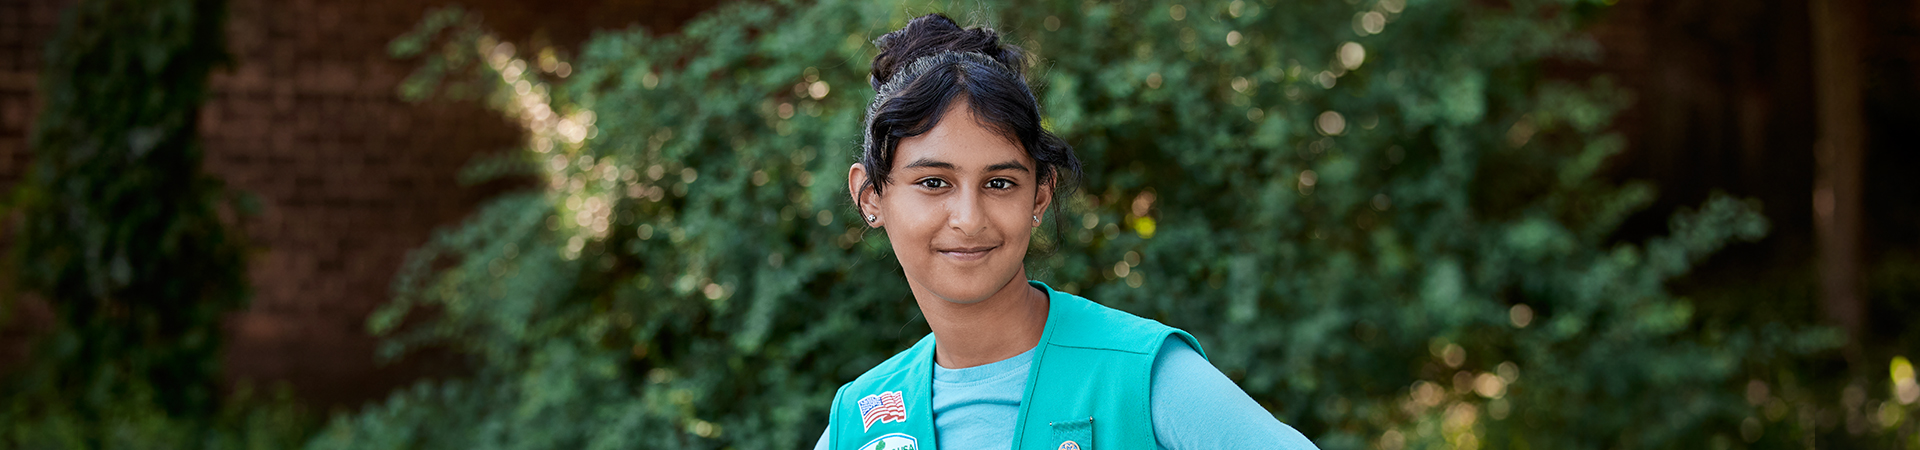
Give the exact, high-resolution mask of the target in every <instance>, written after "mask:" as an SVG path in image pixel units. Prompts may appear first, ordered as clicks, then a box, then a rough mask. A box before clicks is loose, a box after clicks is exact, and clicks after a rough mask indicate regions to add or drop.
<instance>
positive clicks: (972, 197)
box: [947, 189, 987, 237]
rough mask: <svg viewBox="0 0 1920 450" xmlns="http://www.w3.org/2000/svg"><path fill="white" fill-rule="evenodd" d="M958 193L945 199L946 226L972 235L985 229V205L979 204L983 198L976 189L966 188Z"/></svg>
mask: <svg viewBox="0 0 1920 450" xmlns="http://www.w3.org/2000/svg"><path fill="white" fill-rule="evenodd" d="M959 194H960V195H956V196H953V197H952V198H951V199H949V200H947V226H950V227H953V229H954V230H956V231H959V232H960V234H964V235H966V236H967V237H973V236H975V235H978V234H980V231H982V230H985V229H987V217H986V215H987V211H986V205H983V204H981V201H983V200H984V199H982V198H980V192H979V191H977V190H973V189H966V190H962V191H961V192H960V193H959Z"/></svg>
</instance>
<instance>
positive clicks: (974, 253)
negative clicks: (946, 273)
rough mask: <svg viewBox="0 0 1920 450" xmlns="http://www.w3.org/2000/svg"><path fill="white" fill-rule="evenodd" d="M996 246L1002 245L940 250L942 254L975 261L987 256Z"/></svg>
mask: <svg viewBox="0 0 1920 450" xmlns="http://www.w3.org/2000/svg"><path fill="white" fill-rule="evenodd" d="M996 248H1000V246H997V245H996V246H987V247H966V248H950V249H943V250H940V254H942V255H947V257H949V258H953V259H958V260H961V261H974V260H979V259H981V258H985V257H987V252H990V251H993V249H996Z"/></svg>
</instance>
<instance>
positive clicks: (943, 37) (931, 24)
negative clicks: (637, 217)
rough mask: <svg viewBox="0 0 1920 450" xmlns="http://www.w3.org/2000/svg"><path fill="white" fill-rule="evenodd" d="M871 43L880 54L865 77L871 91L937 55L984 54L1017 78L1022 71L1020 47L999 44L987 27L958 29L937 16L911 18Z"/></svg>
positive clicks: (1023, 66)
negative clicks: (925, 59)
mask: <svg viewBox="0 0 1920 450" xmlns="http://www.w3.org/2000/svg"><path fill="white" fill-rule="evenodd" d="M873 44H874V45H875V46H877V47H879V48H880V54H879V55H877V56H874V57H873V70H872V72H870V73H869V78H868V79H869V80H870V81H871V82H872V83H873V88H874V89H875V90H879V89H880V86H882V85H885V84H887V80H889V79H892V78H893V76H894V75H895V74H898V73H900V70H901V69H905V68H906V67H907V65H909V64H912V63H913V61H914V60H917V59H920V58H924V57H927V56H932V55H935V54H939V53H941V52H974V53H979V54H983V55H987V57H989V58H993V59H994V60H995V61H999V62H1000V64H1003V65H1005V66H1007V67H1008V68H1011V69H1013V71H1014V72H1015V73H1014V74H1015V75H1021V73H1020V72H1021V71H1023V70H1025V68H1026V64H1025V62H1026V60H1025V58H1026V56H1025V54H1024V53H1023V52H1022V51H1021V50H1020V47H1017V46H1013V45H1002V44H1001V43H1000V33H997V32H994V31H993V29H992V28H987V27H976V28H971V29H965V28H961V27H960V24H959V23H955V22H954V21H953V19H952V18H948V17H947V16H946V15H944V14H939V13H934V14H928V15H924V16H920V17H917V18H914V19H913V20H912V21H910V22H907V26H906V27H903V28H901V29H899V30H898V31H894V32H892V33H887V34H886V35H885V36H880V38H879V39H875V40H874V41H873Z"/></svg>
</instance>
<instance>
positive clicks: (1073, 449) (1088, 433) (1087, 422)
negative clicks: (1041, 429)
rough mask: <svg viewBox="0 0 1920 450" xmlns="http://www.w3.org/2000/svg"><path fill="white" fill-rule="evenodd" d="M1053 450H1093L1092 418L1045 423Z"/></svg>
mask: <svg viewBox="0 0 1920 450" xmlns="http://www.w3.org/2000/svg"><path fill="white" fill-rule="evenodd" d="M1047 425H1048V426H1051V427H1053V448H1054V449H1055V450H1093V418H1092V417H1088V418H1085V419H1080V420H1066V421H1053V422H1047Z"/></svg>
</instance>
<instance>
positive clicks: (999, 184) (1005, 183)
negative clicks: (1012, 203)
mask: <svg viewBox="0 0 1920 450" xmlns="http://www.w3.org/2000/svg"><path fill="white" fill-rule="evenodd" d="M987 189H1013V180H1009V179H1005V178H995V179H992V180H987Z"/></svg>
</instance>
